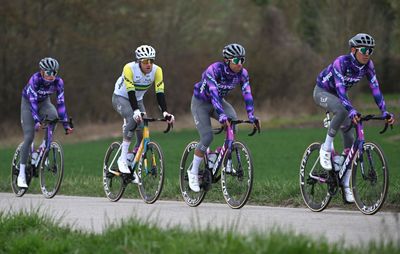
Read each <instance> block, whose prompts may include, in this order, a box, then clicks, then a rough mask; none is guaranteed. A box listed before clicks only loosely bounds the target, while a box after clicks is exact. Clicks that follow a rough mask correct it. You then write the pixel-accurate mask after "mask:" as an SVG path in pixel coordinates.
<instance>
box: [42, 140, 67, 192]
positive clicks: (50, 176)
mask: <svg viewBox="0 0 400 254" xmlns="http://www.w3.org/2000/svg"><path fill="white" fill-rule="evenodd" d="M63 176H64V152H63V149H62V147H61V144H59V143H58V142H56V141H53V142H51V145H50V149H49V151H48V152H47V153H45V154H44V155H43V158H42V161H41V163H40V166H39V179H40V187H41V190H42V193H43V196H44V197H45V198H52V197H54V196H55V195H56V194H57V192H58V190H59V189H60V186H61V182H62V179H63Z"/></svg>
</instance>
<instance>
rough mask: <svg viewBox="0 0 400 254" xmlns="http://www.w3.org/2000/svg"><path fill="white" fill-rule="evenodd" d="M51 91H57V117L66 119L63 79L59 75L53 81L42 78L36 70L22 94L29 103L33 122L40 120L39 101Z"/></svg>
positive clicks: (51, 92)
mask: <svg viewBox="0 0 400 254" xmlns="http://www.w3.org/2000/svg"><path fill="white" fill-rule="evenodd" d="M53 93H57V113H58V117H59V118H60V119H62V120H63V121H67V119H68V116H67V112H66V108H65V102H64V81H63V80H62V79H61V78H60V77H56V79H55V80H54V81H52V82H49V81H46V80H44V79H43V77H42V75H41V74H40V72H36V73H35V74H33V75H32V77H31V78H30V79H29V81H28V84H27V85H26V86H25V87H24V89H23V91H22V96H23V97H24V98H25V99H27V100H28V101H29V102H30V104H31V112H32V117H33V120H34V121H35V123H38V122H40V120H41V119H40V117H39V102H41V101H43V100H44V99H46V98H47V97H49V96H50V95H51V94H53ZM66 125H68V123H64V127H65V126H66Z"/></svg>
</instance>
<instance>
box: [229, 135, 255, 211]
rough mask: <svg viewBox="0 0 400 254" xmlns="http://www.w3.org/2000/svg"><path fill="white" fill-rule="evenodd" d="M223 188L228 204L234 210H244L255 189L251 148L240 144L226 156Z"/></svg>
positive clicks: (236, 143)
mask: <svg viewBox="0 0 400 254" xmlns="http://www.w3.org/2000/svg"><path fill="white" fill-rule="evenodd" d="M221 187H222V193H223V195H224V198H225V201H226V203H227V204H228V205H229V206H230V207H231V208H233V209H239V208H242V207H243V206H244V205H245V204H246V202H247V200H248V199H249V197H250V193H251V190H252V188H253V159H252V157H251V154H250V150H249V148H247V146H246V145H245V144H244V143H242V142H240V141H235V142H234V143H233V144H232V151H231V154H230V155H229V156H228V154H226V155H225V157H224V160H223V163H222V171H221Z"/></svg>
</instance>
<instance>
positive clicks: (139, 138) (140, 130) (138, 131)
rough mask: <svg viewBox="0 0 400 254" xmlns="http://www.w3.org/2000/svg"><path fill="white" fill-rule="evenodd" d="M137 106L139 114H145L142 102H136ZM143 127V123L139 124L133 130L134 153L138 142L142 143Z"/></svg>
mask: <svg viewBox="0 0 400 254" xmlns="http://www.w3.org/2000/svg"><path fill="white" fill-rule="evenodd" d="M138 106H139V109H140V112H143V113H146V108H145V107H144V103H143V100H140V101H138ZM143 127H144V123H141V124H139V125H138V126H137V128H136V130H135V134H136V144H135V148H134V150H135V151H137V149H138V148H139V146H140V142H142V139H143Z"/></svg>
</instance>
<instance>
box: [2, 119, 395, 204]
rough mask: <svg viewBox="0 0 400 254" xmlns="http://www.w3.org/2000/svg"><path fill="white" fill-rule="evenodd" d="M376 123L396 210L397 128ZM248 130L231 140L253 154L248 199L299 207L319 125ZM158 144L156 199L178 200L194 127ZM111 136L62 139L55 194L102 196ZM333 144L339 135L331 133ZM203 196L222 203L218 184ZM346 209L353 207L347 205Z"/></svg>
mask: <svg viewBox="0 0 400 254" xmlns="http://www.w3.org/2000/svg"><path fill="white" fill-rule="evenodd" d="M379 130H380V127H368V126H367V127H366V128H365V133H366V140H369V141H375V142H377V143H379V144H380V145H381V147H382V148H383V150H384V151H385V154H386V156H387V159H388V164H389V170H390V186H389V195H388V197H387V200H386V203H385V206H384V209H388V207H389V208H390V209H396V210H398V209H400V160H398V159H397V156H398V154H399V151H400V143H399V136H400V129H399V128H394V129H393V130H388V131H387V132H386V133H385V134H383V135H380V134H379V133H378V132H379ZM249 131H250V129H247V128H246V127H244V126H243V127H241V129H240V131H239V134H238V135H237V139H240V140H242V141H244V142H245V143H246V144H247V145H248V147H249V148H250V150H251V152H252V156H253V159H254V168H255V169H254V170H255V171H254V177H255V180H254V188H253V192H252V195H251V197H250V199H249V203H251V204H259V205H264V204H268V205H278V206H287V205H289V206H303V200H302V198H301V195H300V191H299V184H298V174H299V164H300V159H301V157H302V155H303V152H304V149H305V148H306V146H307V145H308V144H309V143H311V142H313V141H318V140H319V139H323V138H324V137H325V129H323V128H288V129H264V130H263V131H262V132H261V134H257V135H255V136H253V137H248V136H247V133H248V132H249ZM151 137H152V139H153V140H156V141H157V142H158V143H159V144H160V145H161V147H162V149H163V152H164V156H165V158H166V163H165V166H166V182H165V185H164V189H163V192H162V194H161V197H160V198H161V199H173V200H182V198H181V194H180V190H179V181H178V177H179V175H178V174H179V162H180V159H181V154H182V151H183V149H184V147H185V145H186V144H187V143H188V142H189V141H191V140H193V139H197V137H198V135H197V132H196V131H194V130H181V131H172V132H171V133H168V134H163V133H161V132H154V133H151ZM223 138H224V136H223V135H218V136H216V137H215V139H214V142H213V145H212V148H215V147H216V146H217V145H220V144H222V142H223ZM112 141H114V139H106V140H98V141H92V142H82V143H76V144H64V154H65V175H64V181H63V183H62V186H61V190H60V192H59V194H63V195H85V196H104V197H105V195H104V192H103V186H102V162H103V157H104V154H105V151H106V149H107V147H108V145H109V144H110V143H111V142H112ZM336 141H337V142H338V144H337V146H336V147H337V148H338V147H341V145H340V142H341V138H340V137H339V136H338V138H336ZM13 152H14V149H11V148H2V149H0V161H1V170H0V191H2V192H11V187H10V164H11V159H12V156H13ZM39 192H40V190H39V184H38V179H34V181H33V183H32V185H31V186H30V189H29V193H39ZM124 197H132V198H133V197H136V198H137V197H139V195H138V191H137V189H136V186H133V185H130V186H129V187H128V189H127V191H126V192H125V194H124ZM205 201H206V202H207V201H209V202H210V201H212V202H224V200H223V197H222V194H221V190H220V184H219V183H218V184H215V185H214V186H213V189H212V190H211V191H210V192H209V193H208V194H207V196H206V199H205ZM332 205H336V206H341V205H342V200H341V197H340V195H337V196H336V197H335V198H334V199H333V203H332V204H331V206H332ZM349 209H354V207H353V206H349Z"/></svg>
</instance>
